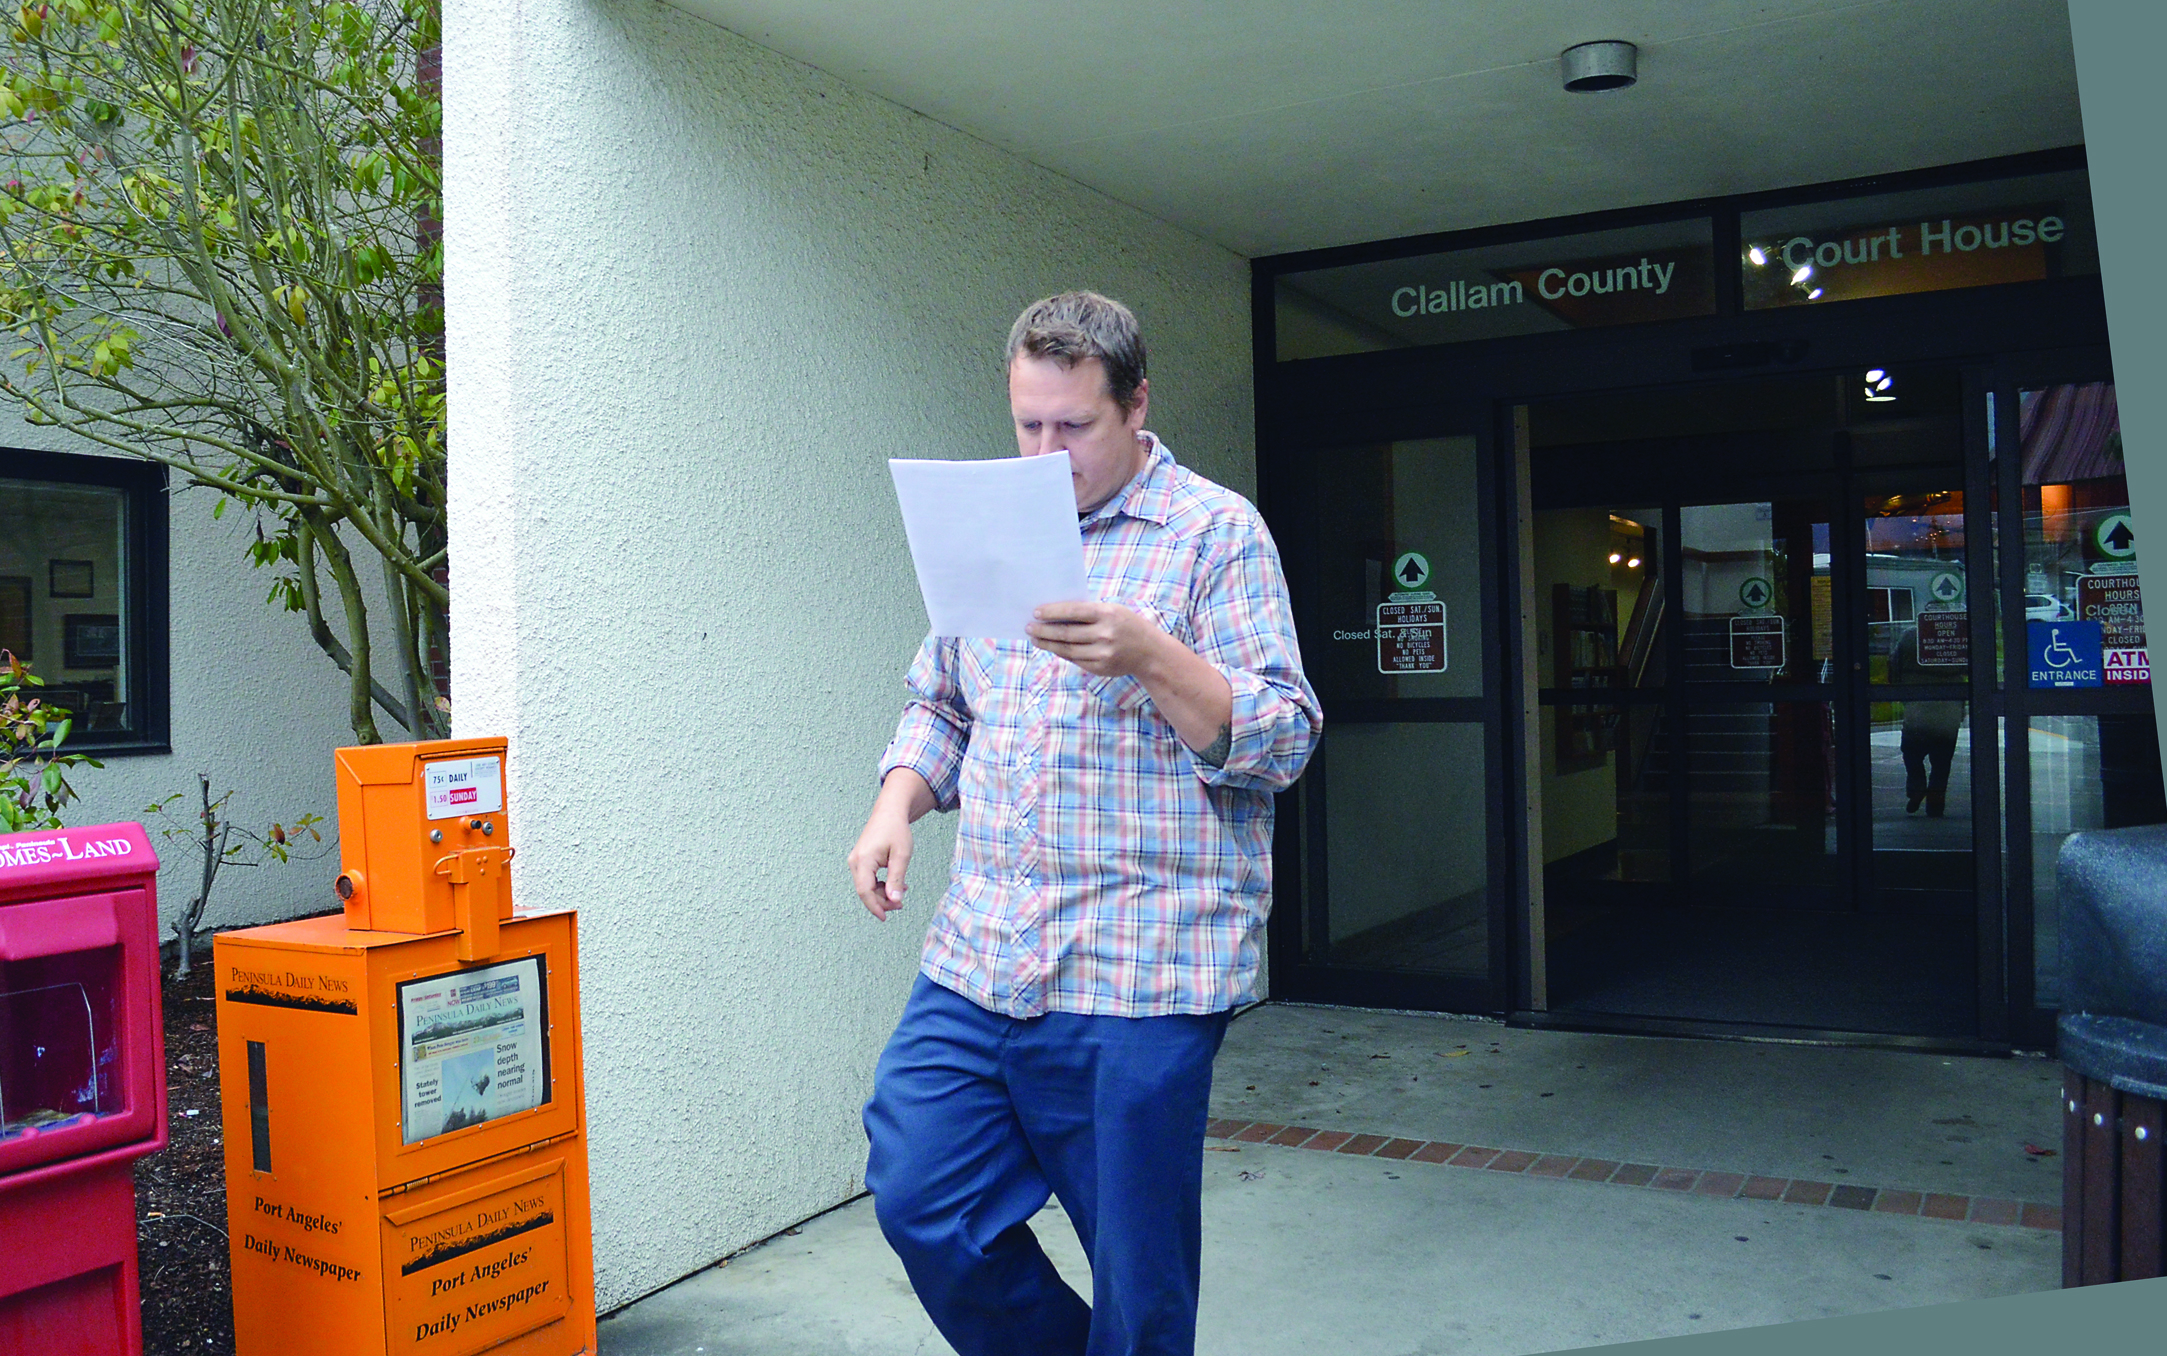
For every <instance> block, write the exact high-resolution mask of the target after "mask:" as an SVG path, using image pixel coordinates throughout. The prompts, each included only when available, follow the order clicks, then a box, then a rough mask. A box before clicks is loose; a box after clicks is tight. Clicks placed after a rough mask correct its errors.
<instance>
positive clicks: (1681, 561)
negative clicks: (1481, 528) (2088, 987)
mask: <svg viewBox="0 0 2167 1356" xmlns="http://www.w3.org/2000/svg"><path fill="white" fill-rule="evenodd" d="M1792 386H1793V387H1795V389H1789V388H1784V389H1778V384H1769V383H1761V384H1756V385H1754V386H1752V387H1750V388H1741V392H1747V391H1750V394H1751V396H1752V398H1751V399H1745V398H1742V395H1741V394H1740V393H1731V394H1726V393H1725V392H1724V391H1722V390H1721V389H1720V388H1719V389H1716V390H1714V391H1713V392H1709V391H1696V392H1693V393H1690V395H1687V394H1684V393H1681V394H1679V395H1676V396H1672V397H1670V399H1671V400H1672V401H1674V402H1675V403H1674V404H1671V405H1670V406H1669V408H1667V409H1665V408H1663V407H1662V402H1661V401H1660V400H1659V399H1658V398H1657V397H1656V396H1653V395H1646V396H1640V397H1635V398H1633V399H1631V400H1627V401H1624V402H1621V403H1620V404H1619V407H1618V409H1617V410H1616V411H1615V412H1606V411H1605V410H1604V409H1603V408H1601V405H1600V401H1599V400H1598V399H1597V398H1589V399H1587V400H1584V401H1578V402H1574V403H1572V404H1571V405H1570V407H1569V408H1565V409H1562V410H1560V411H1545V410H1543V409H1542V408H1541V407H1535V408H1531V410H1530V416H1529V420H1530V424H1529V426H1530V479H1531V484H1532V486H1533V489H1534V495H1535V498H1534V504H1533V508H1534V512H1533V515H1532V524H1531V526H1532V538H1531V552H1530V555H1531V558H1532V567H1533V571H1534V583H1535V589H1534V590H1533V592H1534V593H1535V595H1536V597H1537V598H1538V599H1541V598H1542V597H1543V596H1544V595H1545V594H1546V593H1552V592H1554V597H1552V598H1551V600H1550V601H1551V604H1552V605H1551V606H1550V607H1548V608H1541V607H1538V609H1537V610H1536V612H1535V618H1534V620H1535V629H1536V633H1537V643H1536V647H1535V649H1536V653H1537V656H1538V661H1537V666H1536V667H1537V673H1536V680H1537V683H1538V685H1539V687H1540V702H1541V722H1540V727H1539V730H1538V731H1537V732H1536V733H1537V736H1538V738H1539V740H1540V743H1539V746H1538V754H1539V757H1540V759H1541V762H1542V776H1541V780H1540V782H1539V783H1538V787H1539V792H1540V795H1541V805H1542V816H1541V834H1540V839H1539V844H1538V848H1539V852H1540V857H1539V858H1538V859H1537V860H1538V861H1539V862H1540V869H1541V871H1542V897H1541V898H1542V914H1541V917H1540V920H1539V925H1540V929H1541V943H1542V946H1543V948H1544V951H1543V955H1544V959H1545V963H1546V979H1547V986H1548V992H1547V999H1548V1004H1549V1007H1548V1011H1549V1012H1550V1013H1551V1014H1552V1015H1553V1016H1558V1017H1567V1018H1570V1019H1573V1020H1580V1019H1583V1018H1589V1019H1593V1018H1630V1019H1649V1020H1660V1021H1691V1022H1714V1023H1724V1024H1730V1025H1735V1026H1739V1027H1753V1028H1762V1027H1767V1028H1776V1027H1782V1028H1791V1029H1794V1030H1797V1029H1804V1030H1813V1031H1859V1032H1867V1031H1870V1032H1885V1033H1890V1034H1896V1035H1905V1036H1937V1037H1959V1038H1962V1037H1969V1036H1970V1035H1971V1034H1972V1033H1973V1032H1975V1031H1976V1029H1977V1013H1978V994H1979V979H1978V974H1979V968H1980V967H1979V961H1978V947H1977V927H1976V918H1975V914H1976V910H1977V908H1978V894H1977V863H1976V860H1975V858H1974V855H1973V852H1972V846H1973V841H1972V840H1973V833H1972V813H1973V809H1972V788H1971V774H1970V760H1969V756H1968V750H1967V749H1966V747H1965V745H1966V743H1967V741H1968V740H1969V739H1970V724H1969V719H1968V716H1969V702H1970V698H1971V691H1972V665H1973V663H1974V659H1975V656H1974V652H1973V648H1972V646H1971V630H1972V626H1973V621H1972V600H1971V598H1970V589H1969V587H1968V583H1969V579H1970V574H1971V572H1972V565H1971V563H1970V562H1969V561H1968V560H1967V557H1966V553H1965V540H1966V523H1967V518H1966V515H1967V511H1969V512H1970V513H1971V514H1972V516H1973V517H1978V516H1981V515H1979V514H1978V512H1977V508H1978V506H1977V505H1967V503H1966V500H1965V496H1964V495H1963V493H1962V492H1961V491H1962V486H1963V474H1962V471H1961V466H1962V455H1961V454H1962V449H1963V441H1962V424H1961V420H1960V405H1959V403H1958V397H1959V395H1960V389H1961V388H1960V385H1959V384H1958V383H1955V382H1953V381H1927V380H1914V381H1910V382H1909V383H1908V384H1907V386H1906V390H1907V392H1910V393H1913V394H1911V395H1909V396H1908V397H1907V402H1908V403H1906V404H1905V405H1904V406H1903V407H1902V408H1901V409H1898V410H1891V409H1890V408H1888V405H1887V403H1886V402H1876V403H1873V404H1864V403H1861V402H1859V401H1855V400H1853V399H1850V398H1849V391H1848V384H1838V379H1835V378H1814V377H1808V378H1799V379H1795V380H1794V382H1793V383H1792ZM1711 425H1717V427H1715V428H1714V429H1713V431H1710V428H1711ZM1673 427H1683V428H1687V429H1690V430H1692V432H1691V433H1690V434H1689V435H1688V434H1682V433H1674V432H1672V431H1671V429H1672V428H1673ZM1608 428H1617V429H1620V430H1624V431H1630V432H1631V433H1632V434H1634V435H1635V436H1633V437H1631V438H1626V439H1621V440H1620V441H1617V442H1608V443H1605V442H1599V441H1595V440H1594V439H1593V438H1591V437H1590V435H1591V434H1594V433H1600V432H1603V431H1605V430H1606V429H1608ZM1550 430H1556V439H1557V440H1556V442H1555V443H1554V444H1551V445H1546V443H1545V441H1544V435H1545V433H1546V432H1549V431H1550ZM1569 439H1574V440H1577V441H1572V440H1569ZM1546 462H1547V465H1546ZM1974 530H1976V528H1974ZM1628 541H1630V542H1631V543H1633V544H1634V546H1635V547H1636V548H1637V549H1623V546H1624V543H1626V542H1628ZM1635 556H1638V557H1639V558H1640V559H1641V560H1642V561H1644V562H1646V565H1647V568H1648V570H1649V571H1650V573H1649V574H1648V576H1647V578H1646V579H1645V581H1641V580H1627V579H1624V578H1621V577H1619V576H1618V575H1617V573H1616V572H1617V571H1618V569H1619V567H1620V566H1621V565H1622V564H1626V563H1629V562H1631V561H1632V560H1633V559H1634V558H1635ZM1621 558H1622V559H1621ZM1989 616H1991V614H1989Z"/></svg>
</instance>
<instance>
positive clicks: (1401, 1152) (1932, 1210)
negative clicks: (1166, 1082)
mask: <svg viewBox="0 0 2167 1356" xmlns="http://www.w3.org/2000/svg"><path fill="white" fill-rule="evenodd" d="M1204 1135H1205V1137H1206V1138H1207V1139H1219V1140H1231V1141H1234V1142H1236V1143H1241V1144H1278V1145H1284V1146H1286V1147H1287V1148H1298V1149H1314V1150H1321V1151H1323V1152H1326V1153H1340V1154H1352V1155H1354V1156H1356V1157H1364V1158H1369V1157H1374V1158H1383V1159H1387V1160H1391V1161H1394V1162H1407V1163H1432V1164H1439V1165H1443V1166H1449V1167H1456V1168H1473V1169H1478V1170H1481V1171H1484V1172H1504V1173H1517V1174H1519V1175H1521V1176H1525V1177H1555V1178H1562V1179H1565V1180H1567V1181H1575V1182H1605V1183H1608V1184H1610V1185H1612V1186H1625V1187H1638V1188H1641V1189H1642V1190H1646V1191H1670V1192H1676V1193H1678V1194H1680V1195H1687V1196H1712V1197H1716V1198H1719V1199H1723V1200H1730V1199H1733V1198H1743V1199H1745V1200H1749V1201H1787V1202H1789V1203H1791V1204H1794V1205H1810V1206H1819V1207H1821V1208H1823V1209H1834V1210H1870V1211H1873V1212H1875V1213H1876V1214H1883V1215H1908V1216H1911V1217H1914V1218H1918V1219H1938V1220H1951V1221H1962V1222H1964V1223H1967V1224H1991V1225H2002V1226H2008V1227H2013V1228H2023V1229H2051V1230H2059V1229H2060V1228H2061V1227H2062V1208H2061V1207H2060V1206H2059V1205H2048V1204H2045V1203H2043V1202H2038V1201H2011V1200H2002V1199H1999V1198H1997V1197H1992V1196H1956V1195H1950V1194H1947V1193H1944V1192H1930V1191H1901V1190H1896V1189H1894V1188H1890V1187H1870V1186H1854V1185H1852V1184H1850V1183H1848V1182H1847V1183H1844V1184H1843V1185H1840V1186H1839V1185H1836V1184H1834V1183H1831V1182H1821V1181H1815V1180H1812V1179H1810V1178H1805V1177H1797V1178H1789V1177H1759V1176H1755V1175H1753V1174H1750V1173H1742V1172H1717V1171H1714V1170H1711V1169H1706V1168H1683V1167H1667V1166H1663V1165H1660V1164H1654V1163H1621V1162H1619V1161H1617V1160H1616V1159H1609V1158H1580V1157H1576V1156H1574V1155H1571V1154H1546V1153H1542V1152H1539V1151H1537V1150H1532V1149H1494V1148H1488V1147H1478V1146H1476V1145H1472V1144H1451V1143H1447V1142H1445V1141H1442V1140H1419V1139H1401V1138H1396V1137H1394V1136H1391V1135H1372V1134H1357V1133H1353V1132H1349V1131H1344V1130H1318V1129H1316V1128H1314V1127H1311V1126H1306V1125H1277V1124H1273V1123H1271V1122H1269V1121H1235V1120H1223V1119H1219V1118H1213V1119H1212V1120H1211V1121H1209V1122H1208V1123H1206V1125H1205V1126H1204Z"/></svg>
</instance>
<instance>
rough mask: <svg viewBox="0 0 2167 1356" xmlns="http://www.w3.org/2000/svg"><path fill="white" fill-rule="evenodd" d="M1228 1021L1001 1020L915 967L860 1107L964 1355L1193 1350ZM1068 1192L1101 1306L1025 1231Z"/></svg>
mask: <svg viewBox="0 0 2167 1356" xmlns="http://www.w3.org/2000/svg"><path fill="white" fill-rule="evenodd" d="M1226 1023H1227V1014H1226V1013H1224V1012H1219V1013H1212V1014H1210V1015H1208V1016H1193V1017H1191V1016H1174V1017H1138V1018H1131V1017H1085V1016H1079V1015H1076V1014H1073V1013H1061V1012H1053V1013H1047V1014H1046V1015H1045V1016H1043V1017H1033V1018H1015V1017H1003V1016H1001V1015H1000V1014H998V1013H993V1012H988V1011H986V1010H985V1009H983V1008H981V1007H979V1006H978V1005H977V1004H975V1003H972V1002H971V1001H969V1000H968V999H965V998H961V997H959V996H957V995H956V994H953V993H950V992H949V991H948V990H946V989H943V988H941V987H940V986H939V985H937V984H935V983H933V982H932V981H931V980H929V979H926V978H925V977H924V976H922V975H921V976H920V977H919V979H918V982H917V984H916V985H915V986H914V987H913V988H912V989H911V994H910V1001H909V1003H908V1004H906V1005H905V1007H904V1009H903V1019H902V1021H901V1022H899V1023H898V1024H897V1025H896V1029H895V1035H894V1036H893V1037H892V1038H890V1040H889V1042H888V1048H887V1049H886V1050H885V1051H884V1052H882V1054H881V1057H880V1064H879V1067H878V1069H877V1070H876V1071H875V1073H874V1075H873V1097H872V1100H871V1101H869V1102H867V1103H866V1104H865V1133H866V1137H867V1138H868V1139H869V1140H871V1141H872V1156H871V1159H870V1161H869V1162H868V1163H867V1165H866V1169H865V1184H866V1186H867V1188H868V1189H870V1190H871V1191H872V1193H873V1209H874V1213H875V1214H876V1215H877V1216H878V1217H879V1219H880V1228H881V1232H882V1233H884V1234H886V1235H887V1237H888V1243H889V1245H890V1246H891V1247H893V1248H894V1249H895V1251H896V1254H897V1255H898V1256H899V1257H901V1258H902V1259H903V1269H904V1270H905V1271H907V1272H908V1273H909V1274H910V1280H911V1285H912V1287H913V1288H914V1289H915V1290H916V1291H917V1292H918V1299H919V1302H920V1303H922V1304H924V1305H925V1308H926V1313H927V1314H928V1315H930V1316H931V1317H932V1319H933V1324H934V1326H935V1327H937V1328H939V1329H940V1331H941V1335H942V1336H943V1337H945V1338H947V1339H948V1342H949V1344H950V1345H951V1346H953V1347H954V1348H955V1349H956V1350H957V1351H958V1352H959V1353H961V1356H1086V1354H1087V1356H1132V1354H1133V1356H1142V1354H1143V1353H1147V1352H1148V1353H1153V1354H1154V1356H1158V1354H1160V1353H1164V1356H1190V1353H1192V1352H1193V1351H1194V1350H1195V1347H1196V1291H1197V1259H1198V1254H1199V1252H1200V1250H1201V1246H1202V1235H1203V1223H1202V1212H1201V1207H1200V1203H1199V1195H1200V1193H1201V1192H1202V1189H1203V1157H1204V1155H1203V1146H1204V1120H1205V1115H1206V1109H1207V1104H1208V1102H1209V1101H1210V1097H1211V1062H1212V1057H1213V1056H1214V1055H1216V1054H1217V1053H1218V1051H1219V1041H1220V1039H1221V1038H1222V1037H1223V1036H1224V1035H1225V1034H1226ZM1055 1194H1058V1195H1059V1196H1060V1198H1061V1204H1062V1207H1063V1208H1064V1209H1066V1210H1067V1211H1068V1214H1069V1218H1070V1219H1071V1220H1072V1221H1074V1223H1075V1225H1076V1232H1077V1236H1078V1238H1079V1239H1080V1241H1081V1242H1082V1243H1083V1249H1084V1253H1085V1255H1086V1256H1088V1257H1089V1258H1090V1259H1091V1289H1092V1298H1093V1301H1094V1303H1093V1304H1091V1305H1086V1304H1085V1303H1084V1302H1083V1300H1082V1299H1081V1298H1079V1297H1078V1296H1077V1294H1076V1292H1075V1291H1073V1290H1071V1289H1070V1288H1069V1287H1068V1285H1067V1284H1066V1283H1065V1282H1064V1281H1062V1279H1061V1278H1060V1276H1059V1275H1058V1274H1056V1273H1055V1271H1054V1269H1053V1264H1052V1263H1051V1262H1049V1261H1047V1260H1046V1254H1045V1253H1044V1252H1043V1251H1041V1250H1040V1248H1039V1246H1038V1239H1037V1238H1036V1237H1035V1236H1034V1235H1033V1234H1032V1233H1031V1229H1030V1225H1029V1224H1027V1223H1026V1221H1027V1220H1029V1219H1030V1218H1031V1216H1033V1215H1035V1214H1037V1213H1038V1211H1039V1209H1040V1208H1041V1207H1042V1206H1044V1205H1045V1204H1046V1200H1047V1198H1048V1197H1049V1196H1050V1195H1055Z"/></svg>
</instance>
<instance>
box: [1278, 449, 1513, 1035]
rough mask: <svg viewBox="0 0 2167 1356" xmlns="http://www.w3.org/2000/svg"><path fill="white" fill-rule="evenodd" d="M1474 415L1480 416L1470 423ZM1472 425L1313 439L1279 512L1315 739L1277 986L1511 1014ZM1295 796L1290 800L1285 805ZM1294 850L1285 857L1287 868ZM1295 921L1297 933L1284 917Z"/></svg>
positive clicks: (1480, 486) (1483, 526)
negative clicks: (1296, 499)
mask: <svg viewBox="0 0 2167 1356" xmlns="http://www.w3.org/2000/svg"><path fill="white" fill-rule="evenodd" d="M1469 422H1470V423H1473V422H1474V421H1473V420H1470V421H1469ZM1481 443H1482V439H1481V438H1480V436H1479V435H1477V434H1474V433H1467V434H1462V435H1457V436H1454V435H1446V436H1431V437H1421V438H1408V439H1400V440H1392V441H1380V442H1376V443H1369V444H1363V445H1356V446H1341V447H1336V448H1331V449H1327V450H1323V451H1320V452H1319V453H1318V454H1317V459H1318V462H1319V464H1320V468H1321V470H1322V473H1321V474H1319V475H1318V476H1317V477H1316V478H1315V480H1314V482H1313V483H1312V484H1311V486H1310V487H1309V492H1308V493H1307V494H1306V495H1305V496H1304V498H1303V500H1302V502H1300V503H1298V504H1295V505H1293V506H1291V507H1290V508H1289V509H1288V510H1286V511H1284V512H1283V513H1282V514H1281V515H1280V517H1279V523H1280V527H1279V532H1280V547H1281V550H1282V552H1283V553H1284V555H1285V557H1286V561H1287V571H1288V578H1289V580H1290V582H1291V584H1292V585H1293V592H1294V597H1295V600H1296V622H1297V625H1298V626H1299V628H1300V630H1301V640H1302V654H1303V659H1304V663H1305V666H1306V668H1307V670H1308V673H1309V676H1310V679H1311V681H1312V682H1313V683H1314V684H1315V686H1316V689H1317V694H1318V697H1319V699H1320V700H1321V701H1322V702H1323V705H1324V713H1325V736H1324V740H1323V743H1322V744H1321V745H1320V747H1319V749H1318V751H1317V754H1316V756H1315V758H1314V759H1313V760H1312V762H1311V764H1310V766H1309V770H1308V772H1307V773H1306V774H1305V775H1304V776H1303V778H1302V781H1301V783H1300V784H1299V786H1298V787H1297V789H1296V791H1295V792H1294V793H1292V794H1291V795H1290V796H1288V797H1285V798H1283V800H1282V804H1281V807H1280V813H1281V816H1282V824H1283V825H1285V824H1287V823H1288V822H1289V821H1292V823H1293V824H1294V825H1295V826H1297V827H1296V829H1295V832H1294V833H1293V834H1292V835H1288V834H1287V833H1286V832H1285V830H1284V829H1283V830H1282V839H1281V842H1282V845H1284V844H1285V842H1286V839H1287V837H1289V836H1292V837H1293V838H1294V839H1295V841H1296V842H1298V843H1299V851H1298V852H1297V853H1292V854H1290V853H1287V852H1285V851H1282V852H1281V854H1280V857H1279V862H1278V870H1279V871H1280V873H1281V876H1280V879H1282V880H1285V879H1286V877H1287V875H1289V874H1292V875H1293V876H1294V877H1295V879H1296V880H1297V881H1298V885H1299V888H1298V889H1296V890H1288V889H1286V888H1285V887H1284V886H1282V888H1281V891H1280V895H1281V899H1282V900H1284V899H1286V898H1287V897H1288V896H1289V895H1292V896H1294V897H1295V898H1296V899H1297V900H1298V903H1297V904H1296V905H1295V907H1294V908H1292V909H1289V908H1287V907H1286V906H1285V905H1284V904H1282V906H1281V910H1280V911H1278V912H1276V913H1275V919H1274V926H1275V929H1276V930H1275V932H1274V934H1273V941H1272V963H1273V971H1272V975H1273V979H1272V983H1273V988H1274V991H1275V992H1276V993H1280V994H1283V995H1288V996H1294V995H1299V996H1301V997H1305V998H1317V999H1324V1000H1327V1001H1338V1002H1350V1003H1359V1004H1368V1005H1382V1006H1391V1007H1413V1008H1436V1009H1444V1010H1452V1011H1463V1012H1480V1011H1496V1010H1499V1009H1501V1008H1502V1007H1503V1006H1504V1001H1503V994H1502V988H1503V986H1502V983H1501V978H1502V974H1503V971H1504V953H1503V947H1504V943H1505V939H1506V937H1507V936H1508V935H1509V930H1508V928H1507V927H1506V926H1504V924H1505V922H1506V921H1507V918H1508V915H1507V914H1506V912H1505V903H1504V900H1505V893H1504V890H1503V888H1502V880H1503V878H1504V872H1505V870H1506V867H1507V864H1508V863H1507V859H1506V855H1505V854H1504V853H1502V852H1500V851H1498V849H1497V844H1498V841H1499V838H1500V835H1501V834H1502V832H1503V818H1504V810H1503V806H1502V803H1501V799H1500V797H1499V796H1497V795H1496V794H1495V788H1496V787H1497V786H1498V784H1499V780H1500V774H1501V757H1502V753H1501V748H1502V740H1501V738H1500V733H1501V725H1502V719H1501V717H1502V710H1501V707H1500V703H1499V701H1498V697H1497V693H1498V687H1499V683H1498V678H1497V672H1496V666H1497V647H1496V646H1495V645H1494V644H1492V643H1489V640H1488V637H1489V635H1490V634H1491V632H1490V627H1491V626H1492V624H1493V622H1492V613H1491V606H1490V597H1489V592H1488V588H1489V580H1490V579H1491V577H1492V571H1491V570H1490V568H1489V561H1490V560H1491V559H1492V553H1493V550H1494V546H1495V543H1494V529H1493V526H1492V523H1493V521H1494V517H1493V515H1490V514H1486V513H1484V512H1483V511H1482V506H1483V504H1484V502H1485V499H1486V497H1487V496H1488V495H1489V493H1490V486H1489V484H1488V481H1487V477H1486V476H1485V474H1484V473H1483V471H1482V457H1481ZM1288 802H1291V804H1290V803H1288ZM1290 858H1291V860H1290ZM1293 919H1298V926H1295V927H1290V926H1289V925H1288V924H1289V922H1290V920H1293Z"/></svg>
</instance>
